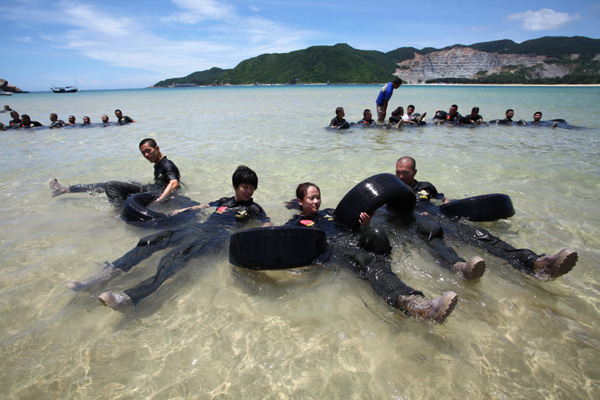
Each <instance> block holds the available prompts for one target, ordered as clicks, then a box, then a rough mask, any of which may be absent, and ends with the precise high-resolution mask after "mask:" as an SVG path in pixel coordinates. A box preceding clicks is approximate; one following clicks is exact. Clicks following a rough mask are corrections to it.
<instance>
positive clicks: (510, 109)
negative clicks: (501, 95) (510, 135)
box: [505, 108, 515, 114]
mask: <svg viewBox="0 0 600 400" xmlns="http://www.w3.org/2000/svg"><path fill="white" fill-rule="evenodd" d="M509 111H512V112H515V110H513V109H512V108H509V109H508V110H506V113H507V112H509ZM506 113H505V114H506Z"/></svg>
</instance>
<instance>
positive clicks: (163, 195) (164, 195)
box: [153, 179, 179, 203]
mask: <svg viewBox="0 0 600 400" xmlns="http://www.w3.org/2000/svg"><path fill="white" fill-rule="evenodd" d="M178 187H179V181H178V180H177V179H171V180H170V181H169V184H168V185H167V187H166V188H165V190H163V192H162V193H161V195H160V196H159V197H158V199H156V200H154V201H153V203H160V202H161V201H163V200H164V199H166V198H167V197H169V195H170V194H171V193H173V191H175V190H177V188H178Z"/></svg>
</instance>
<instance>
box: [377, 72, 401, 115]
mask: <svg viewBox="0 0 600 400" xmlns="http://www.w3.org/2000/svg"><path fill="white" fill-rule="evenodd" d="M401 85H402V79H400V78H396V79H395V80H394V81H393V82H388V83H386V84H385V85H383V87H382V88H381V91H380V92H379V95H378V96H377V100H376V101H375V104H377V122H378V123H380V124H383V123H384V122H385V116H386V114H387V108H388V103H389V101H390V99H391V98H392V95H393V94H394V89H398V88H399V87H400V86H401Z"/></svg>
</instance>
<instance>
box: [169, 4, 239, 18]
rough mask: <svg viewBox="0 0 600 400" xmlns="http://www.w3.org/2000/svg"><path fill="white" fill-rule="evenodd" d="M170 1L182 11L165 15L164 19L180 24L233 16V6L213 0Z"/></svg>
mask: <svg viewBox="0 0 600 400" xmlns="http://www.w3.org/2000/svg"><path fill="white" fill-rule="evenodd" d="M172 2H173V4H175V5H176V6H177V7H179V8H180V9H181V10H182V11H180V12H177V13H175V14H173V15H171V16H170V17H167V18H166V20H172V21H177V22H180V23H182V24H196V23H198V22H202V21H207V20H211V21H215V20H217V21H219V20H229V19H232V18H234V16H235V9H234V7H232V6H230V5H228V4H223V3H219V2H217V1H215V0H172Z"/></svg>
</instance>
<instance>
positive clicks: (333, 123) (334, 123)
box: [329, 117, 346, 128]
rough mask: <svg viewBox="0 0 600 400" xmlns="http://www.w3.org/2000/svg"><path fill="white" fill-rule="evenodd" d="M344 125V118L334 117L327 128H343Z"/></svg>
mask: <svg viewBox="0 0 600 400" xmlns="http://www.w3.org/2000/svg"><path fill="white" fill-rule="evenodd" d="M344 124H346V120H345V119H344V118H340V117H335V118H334V119H332V120H331V122H330V123H329V126H333V127H336V128H337V127H339V126H343V125H344Z"/></svg>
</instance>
